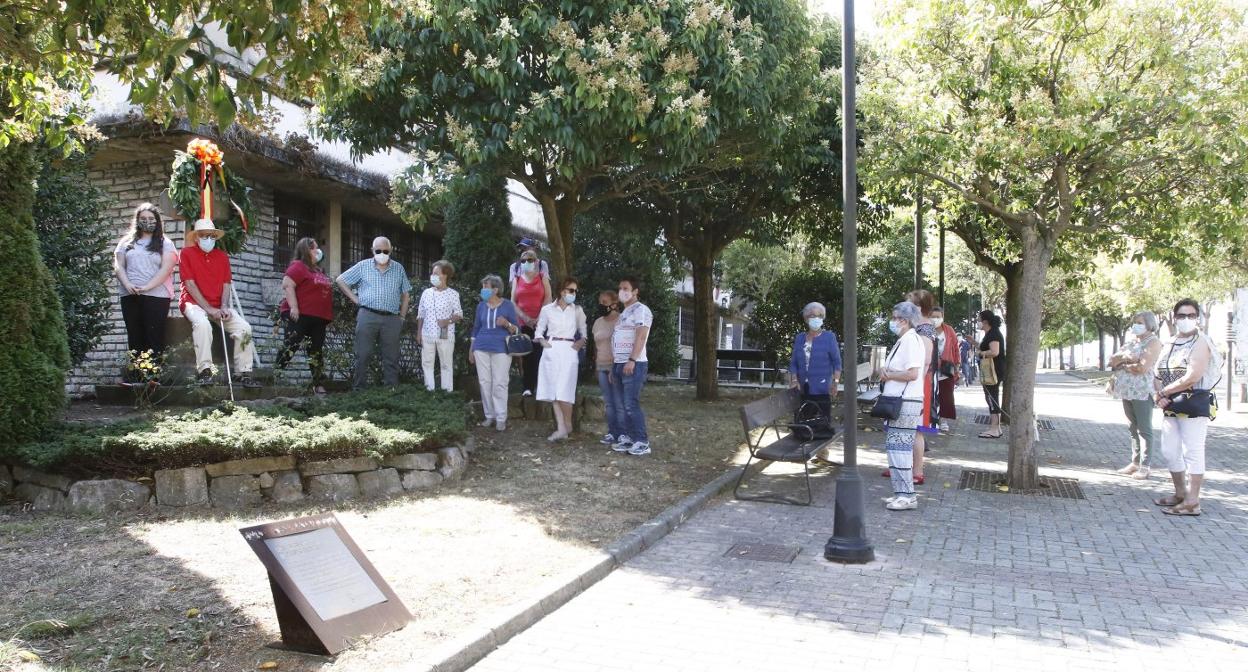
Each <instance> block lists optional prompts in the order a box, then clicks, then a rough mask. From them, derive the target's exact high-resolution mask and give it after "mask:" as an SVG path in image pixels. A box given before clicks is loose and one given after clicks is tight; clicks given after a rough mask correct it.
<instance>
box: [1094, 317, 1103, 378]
mask: <svg viewBox="0 0 1248 672" xmlns="http://www.w3.org/2000/svg"><path fill="white" fill-rule="evenodd" d="M1096 356H1097V364H1099V366H1098V367H1097V368H1098V369H1099V370H1101V371H1104V370H1105V330H1104V329H1102V328H1101V325H1099V324H1098V325H1096Z"/></svg>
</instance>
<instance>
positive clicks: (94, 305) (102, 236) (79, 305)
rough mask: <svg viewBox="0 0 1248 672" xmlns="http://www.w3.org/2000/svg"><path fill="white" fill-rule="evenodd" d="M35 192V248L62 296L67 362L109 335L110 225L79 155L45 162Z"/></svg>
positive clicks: (74, 362)
mask: <svg viewBox="0 0 1248 672" xmlns="http://www.w3.org/2000/svg"><path fill="white" fill-rule="evenodd" d="M38 185H39V186H38V191H37V192H36V194H35V208H34V215H35V231H36V233H37V234H38V236H39V251H40V256H41V257H42V258H43V262H44V264H45V265H46V266H47V267H48V271H49V272H51V274H52V278H53V281H54V282H55V286H56V292H57V295H59V297H60V299H61V310H62V313H63V316H64V323H65V333H66V335H67V338H68V340H69V356H70V357H69V358H70V364H71V365H77V364H78V363H79V362H81V361H82V358H83V357H84V356H86V354H87V352H88V351H90V350H91V348H93V347H95V345H96V344H97V343H99V341H100V338H101V337H102V336H103V335H104V334H105V333H107V331H108V327H109V323H110V316H109V312H110V311H111V310H112V306H111V303H110V301H109V299H110V297H111V296H112V293H113V287H115V283H114V282H113V281H112V275H113V272H112V255H111V254H109V252H110V251H111V250H112V243H115V242H116V240H115V239H114V236H113V229H112V226H110V225H109V223H108V220H107V219H105V218H104V212H103V210H104V205H103V203H104V200H103V199H104V193H103V192H102V191H100V190H99V189H97V188H95V187H94V186H92V185H91V183H90V181H89V180H87V173H86V165H85V160H84V158H83V157H82V156H77V157H74V158H72V159H68V160H64V161H48V162H45V163H44V164H43V170H42V171H41V172H40V174H39V179H38Z"/></svg>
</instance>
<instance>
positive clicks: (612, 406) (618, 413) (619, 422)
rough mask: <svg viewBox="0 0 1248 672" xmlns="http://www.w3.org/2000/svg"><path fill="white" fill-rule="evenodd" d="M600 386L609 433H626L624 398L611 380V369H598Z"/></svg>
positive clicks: (615, 434)
mask: <svg viewBox="0 0 1248 672" xmlns="http://www.w3.org/2000/svg"><path fill="white" fill-rule="evenodd" d="M598 387H600V388H602V405H603V408H604V410H605V412H606V416H607V433H608V434H610V435H611V436H614V437H617V438H618V437H619V436H620V435H621V434H624V433H625V431H624V399H623V398H622V397H621V396H620V395H619V394H618V393H617V392H616V389H615V384H614V383H612V382H611V372H610V371H598Z"/></svg>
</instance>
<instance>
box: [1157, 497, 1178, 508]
mask: <svg viewBox="0 0 1248 672" xmlns="http://www.w3.org/2000/svg"><path fill="white" fill-rule="evenodd" d="M1182 503H1183V498H1182V497H1179V496H1178V495H1167V496H1165V497H1162V498H1160V499H1154V500H1153V504H1155V505H1156V506H1178V505H1180V504H1182Z"/></svg>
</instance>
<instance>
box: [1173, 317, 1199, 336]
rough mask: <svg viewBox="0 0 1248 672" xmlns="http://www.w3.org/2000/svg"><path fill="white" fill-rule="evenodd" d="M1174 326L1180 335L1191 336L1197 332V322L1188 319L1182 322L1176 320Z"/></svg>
mask: <svg viewBox="0 0 1248 672" xmlns="http://www.w3.org/2000/svg"><path fill="white" fill-rule="evenodd" d="M1174 326H1175V328H1177V329H1178V330H1179V333H1180V334H1190V333H1192V332H1193V331H1196V320H1194V319H1192V318H1190V317H1188V318H1184V319H1182V320H1175V321H1174Z"/></svg>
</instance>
